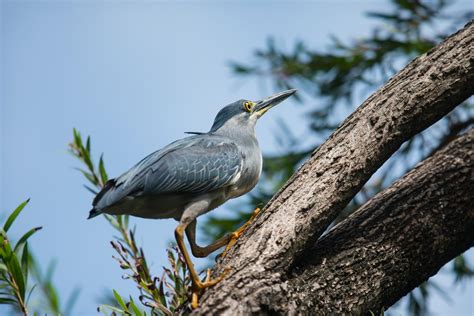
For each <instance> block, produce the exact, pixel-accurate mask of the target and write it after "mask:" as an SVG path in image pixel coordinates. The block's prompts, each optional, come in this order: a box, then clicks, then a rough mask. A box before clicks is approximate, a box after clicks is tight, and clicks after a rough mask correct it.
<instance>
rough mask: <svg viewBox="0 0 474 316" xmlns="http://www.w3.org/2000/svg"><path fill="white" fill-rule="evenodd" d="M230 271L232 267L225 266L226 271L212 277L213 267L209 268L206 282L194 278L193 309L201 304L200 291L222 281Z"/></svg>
mask: <svg viewBox="0 0 474 316" xmlns="http://www.w3.org/2000/svg"><path fill="white" fill-rule="evenodd" d="M229 272H230V268H225V270H224V272H223V273H222V274H221V275H220V276H219V277H217V278H215V279H211V269H207V273H206V279H205V280H204V282H203V281H201V280H199V279H197V280H193V287H192V292H193V293H192V297H191V307H192V309H196V308H198V306H199V292H201V290H203V289H206V288H208V287H211V286H214V285H216V284H217V283H219V282H220V281H222V279H224V278H225V277H226V276H227V274H228V273H229Z"/></svg>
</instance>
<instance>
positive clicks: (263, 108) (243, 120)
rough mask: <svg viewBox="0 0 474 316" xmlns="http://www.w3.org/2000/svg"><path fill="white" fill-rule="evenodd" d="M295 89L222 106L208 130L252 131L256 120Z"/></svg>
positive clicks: (212, 131)
mask: <svg viewBox="0 0 474 316" xmlns="http://www.w3.org/2000/svg"><path fill="white" fill-rule="evenodd" d="M295 92H296V89H291V90H286V91H283V92H280V93H277V94H274V95H272V96H269V97H268V98H265V99H262V100H260V101H250V100H239V101H236V102H234V103H231V104H229V105H227V106H225V107H224V108H222V109H221V110H220V111H219V113H217V115H216V118H215V119H214V124H213V125H212V127H211V130H210V132H211V133H214V132H218V131H224V132H231V131H240V130H242V129H246V130H249V131H253V130H254V128H255V124H256V123H257V120H258V119H259V118H260V117H262V115H263V114H265V113H266V112H267V111H268V110H269V109H271V108H272V107H274V106H275V105H277V104H278V103H280V102H282V101H283V100H285V99H286V98H288V97H289V96H291V95H292V94H293V93H295Z"/></svg>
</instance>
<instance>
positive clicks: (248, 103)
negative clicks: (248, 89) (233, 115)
mask: <svg viewBox="0 0 474 316" xmlns="http://www.w3.org/2000/svg"><path fill="white" fill-rule="evenodd" d="M252 107H253V102H252V101H245V102H244V109H245V111H247V112H250V111H252Z"/></svg>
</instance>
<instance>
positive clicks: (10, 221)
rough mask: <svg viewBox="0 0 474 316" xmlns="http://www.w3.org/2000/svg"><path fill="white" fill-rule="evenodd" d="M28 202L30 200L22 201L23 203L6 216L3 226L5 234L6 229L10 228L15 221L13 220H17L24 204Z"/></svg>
mask: <svg viewBox="0 0 474 316" xmlns="http://www.w3.org/2000/svg"><path fill="white" fill-rule="evenodd" d="M29 201H30V199H27V200H26V201H24V202H23V203H21V204H20V205H18V207H17V208H16V209H15V210H14V211H13V213H11V214H10V216H8V219H7V221H6V222H5V225H3V230H4V231H5V232H7V231H8V229H9V228H10V227H11V226H12V224H13V222H14V221H15V219H16V218H17V216H18V215H19V214H20V213H21V211H22V210H23V208H24V207H25V206H26V204H28V202H29Z"/></svg>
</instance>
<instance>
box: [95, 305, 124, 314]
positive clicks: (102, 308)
mask: <svg viewBox="0 0 474 316" xmlns="http://www.w3.org/2000/svg"><path fill="white" fill-rule="evenodd" d="M97 310H98V311H99V312H102V313H104V314H105V311H106V310H111V311H112V312H115V313H119V314H121V315H123V314H125V313H126V312H125V311H124V310H121V309H120V308H117V307H115V306H112V305H107V304H102V305H100V306H99V307H98V308H97Z"/></svg>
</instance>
